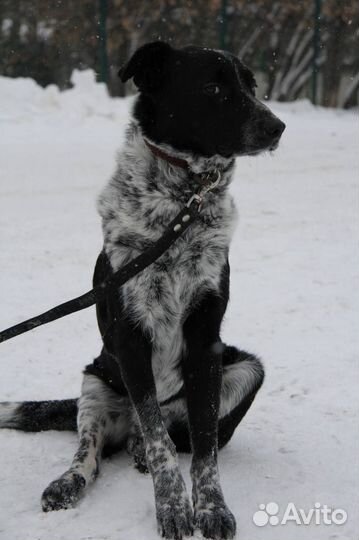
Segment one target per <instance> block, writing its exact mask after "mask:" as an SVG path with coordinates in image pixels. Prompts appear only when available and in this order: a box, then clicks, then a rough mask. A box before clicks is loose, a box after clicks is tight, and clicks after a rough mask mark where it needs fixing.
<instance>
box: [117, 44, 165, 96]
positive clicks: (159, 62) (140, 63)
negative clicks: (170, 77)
mask: <svg viewBox="0 0 359 540" xmlns="http://www.w3.org/2000/svg"><path fill="white" fill-rule="evenodd" d="M172 50H173V49H172V47H171V46H170V45H168V43H164V42H163V41H154V42H152V43H147V44H146V45H143V46H142V47H140V48H139V49H137V51H136V52H135V53H134V55H133V56H132V57H131V58H130V60H129V61H128V62H127V64H125V65H124V66H122V68H121V69H120V71H119V72H118V74H119V77H120V79H121V81H122V82H126V81H128V80H129V79H132V78H133V82H134V83H135V85H136V86H137V87H138V89H139V90H140V91H145V92H146V91H147V92H151V91H153V90H156V89H158V88H159V87H160V85H161V82H162V80H163V74H164V68H165V65H166V60H167V59H168V57H169V55H170V53H171V51H172Z"/></svg>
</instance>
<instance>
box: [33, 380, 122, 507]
mask: <svg viewBox="0 0 359 540" xmlns="http://www.w3.org/2000/svg"><path fill="white" fill-rule="evenodd" d="M130 414H131V412H130V404H129V399H128V397H127V396H123V397H121V396H119V395H118V394H117V393H116V392H114V391H113V390H112V389H111V388H109V387H108V386H107V385H106V384H105V383H104V382H102V381H101V380H100V379H99V378H98V377H96V376H95V375H88V374H85V376H84V381H83V385H82V395H81V398H80V400H79V412H78V433H79V446H78V449H77V451H76V454H75V456H74V458H73V460H72V464H71V467H70V468H69V469H68V470H67V471H66V472H65V473H64V474H62V475H61V476H60V477H59V478H58V479H56V480H54V481H53V482H51V484H50V485H49V486H48V487H47V488H46V489H45V491H44V493H43V495H42V499H41V502H42V508H43V510H44V511H45V512H47V511H50V510H61V509H65V508H70V507H72V506H74V505H75V504H76V502H77V501H78V500H79V499H80V497H81V496H82V495H83V493H84V490H85V488H86V487H87V486H88V485H89V484H90V483H91V482H92V481H93V480H94V479H95V478H96V476H97V474H98V472H99V465H100V459H101V454H102V451H103V448H104V446H105V445H106V444H109V445H111V446H120V445H121V443H122V444H124V442H125V440H126V438H127V433H128V428H129V425H130V421H129V419H130Z"/></svg>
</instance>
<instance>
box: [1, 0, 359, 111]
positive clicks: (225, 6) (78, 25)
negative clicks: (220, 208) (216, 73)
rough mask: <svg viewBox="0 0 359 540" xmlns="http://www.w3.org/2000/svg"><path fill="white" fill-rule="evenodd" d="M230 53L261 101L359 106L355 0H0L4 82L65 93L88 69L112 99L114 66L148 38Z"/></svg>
mask: <svg viewBox="0 0 359 540" xmlns="http://www.w3.org/2000/svg"><path fill="white" fill-rule="evenodd" d="M157 39H162V40H166V41H169V42H170V43H172V44H173V45H174V46H184V45H186V44H194V45H202V46H208V47H213V48H221V49H228V50H229V51H231V52H233V53H235V54H237V55H239V56H240V57H241V58H242V59H243V60H244V62H245V63H247V64H248V65H249V66H250V67H251V69H253V70H254V72H255V74H256V77H257V82H258V87H259V88H258V95H259V97H261V98H262V99H270V100H277V101H291V100H295V99H298V98H309V99H311V101H312V102H313V103H315V104H319V105H323V106H328V107H340V108H349V107H353V106H355V105H357V104H358V91H359V46H358V45H359V2H358V0H296V1H294V0H279V1H269V0H196V1H183V0H151V1H150V2H149V1H144V0H127V1H124V0H81V1H78V0H52V1H51V0H34V1H31V2H29V1H28V0H1V2H0V48H1V56H0V75H5V76H8V77H32V78H33V79H35V80H36V81H37V82H38V83H39V84H40V85H42V86H47V85H49V84H51V83H54V84H56V85H58V86H59V88H60V89H65V88H69V87H70V86H71V82H70V78H71V73H72V71H73V69H74V68H78V69H85V68H92V69H93V70H95V72H96V74H97V79H98V80H99V81H103V82H106V83H107V86H108V90H109V92H110V94H111V95H113V96H123V95H125V93H126V92H127V93H129V92H133V91H134V88H133V87H132V88H131V87H130V85H126V86H127V87H128V88H126V89H125V88H124V86H123V85H122V84H121V82H120V80H119V79H118V77H117V71H118V68H119V66H120V65H121V64H122V63H123V62H124V61H125V60H126V59H127V58H128V57H129V56H130V55H131V54H132V53H133V52H134V51H135V49H136V48H137V47H139V46H140V45H142V44H143V43H145V42H147V41H152V40H157Z"/></svg>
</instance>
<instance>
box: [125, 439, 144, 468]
mask: <svg viewBox="0 0 359 540" xmlns="http://www.w3.org/2000/svg"><path fill="white" fill-rule="evenodd" d="M127 452H128V454H130V456H132V458H133V463H134V465H135V468H136V469H137V470H138V471H139V472H140V473H143V474H147V473H148V472H149V471H148V466H147V459H146V451H145V446H144V443H143V437H142V436H141V435H135V434H133V435H132V434H131V435H129V437H128V439H127Z"/></svg>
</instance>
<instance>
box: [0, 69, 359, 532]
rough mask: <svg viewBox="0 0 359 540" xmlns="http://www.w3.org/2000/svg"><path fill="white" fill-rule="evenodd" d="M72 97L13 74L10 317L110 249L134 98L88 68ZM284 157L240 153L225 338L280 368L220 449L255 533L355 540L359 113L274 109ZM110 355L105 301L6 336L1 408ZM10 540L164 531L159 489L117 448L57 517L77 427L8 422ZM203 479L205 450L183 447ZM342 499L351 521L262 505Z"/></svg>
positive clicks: (5, 171) (8, 108) (241, 521)
mask: <svg viewBox="0 0 359 540" xmlns="http://www.w3.org/2000/svg"><path fill="white" fill-rule="evenodd" d="M75 83H76V86H75V88H74V89H73V90H69V91H67V92H64V93H62V94H60V93H59V92H58V90H57V89H56V88H55V87H50V88H48V89H46V90H43V89H40V88H39V87H37V86H36V85H35V83H34V82H33V81H31V80H26V79H17V80H11V79H5V78H0V103H1V108H0V123H1V136H0V174H1V186H0V235H1V249H0V257H1V281H0V287H1V291H0V298H1V301H0V327H1V328H4V327H7V326H10V325H11V324H14V323H16V322H18V321H20V320H22V319H25V318H27V317H30V316H32V315H35V314H37V313H39V312H41V311H44V310H45V309H47V308H49V307H51V306H52V305H55V304H57V303H59V302H62V301H64V300H65V299H68V298H71V297H73V296H75V295H78V294H80V293H82V292H84V291H86V290H87V289H88V288H89V287H90V283H91V276H92V269H93V265H94V262H95V259H96V256H97V254H98V252H99V250H100V249H101V230H100V221H99V218H98V216H97V214H96V211H95V199H96V195H97V193H98V192H99V190H100V188H101V187H102V185H103V184H104V182H106V180H107V179H108V177H109V175H110V174H111V171H112V169H113V167H114V155H115V150H116V148H117V147H118V146H119V145H120V144H121V141H122V137H123V129H124V126H125V124H126V121H127V117H128V109H129V103H130V100H121V99H116V100H110V99H109V98H108V97H107V96H106V93H105V90H104V88H103V87H102V86H101V85H95V83H94V81H93V78H92V75H91V73H89V72H84V73H82V74H79V73H77V75H75ZM272 108H273V109H274V111H275V112H276V113H277V114H278V115H279V116H280V117H281V118H282V119H283V120H284V121H285V122H286V124H287V130H286V132H285V134H284V136H283V141H282V143H281V147H280V149H279V150H278V151H277V152H276V154H275V156H273V157H272V156H270V155H266V156H263V157H257V158H250V159H249V158H245V159H240V160H238V164H237V172H236V177H235V181H234V183H233V186H232V190H233V194H234V196H235V198H236V201H237V204H238V206H239V210H240V216H241V219H240V224H239V227H238V230H237V232H236V235H235V238H234V242H233V245H232V251H231V266H232V282H231V303H230V308H229V310H228V313H227V317H226V323H225V329H224V338H225V340H226V341H228V342H229V343H233V344H237V345H239V346H241V347H243V348H247V349H248V350H250V351H253V352H256V353H257V354H259V355H260V356H261V357H262V358H263V360H264V362H265V365H266V370H267V378H266V382H265V385H264V387H263V389H262V390H261V392H260V395H259V396H258V398H257V400H256V402H255V404H254V406H253V408H252V409H251V411H250V413H249V414H248V416H247V417H246V418H245V420H244V421H243V423H242V424H241V426H240V428H239V429H238V430H237V432H236V434H235V436H234V438H233V439H232V441H231V442H230V444H229V445H228V447H226V448H225V449H224V450H223V451H222V452H221V453H220V470H221V477H222V483H223V488H224V491H225V494H226V499H227V502H228V505H229V506H230V508H231V509H232V511H233V512H234V513H235V515H236V517H237V520H238V529H239V530H238V539H241V540H302V539H303V540H334V539H335V540H357V538H358V533H359V527H358V521H357V519H358V487H359V485H358V437H357V429H356V427H357V415H356V411H357V405H358V392H357V389H356V384H357V382H358V363H357V361H356V356H357V354H358V350H359V343H358V332H357V330H358V328H357V322H358V270H359V264H358V262H359V260H358V245H357V236H358V235H357V233H358V170H359V163H358V156H359V153H358V151H357V150H358V122H357V117H356V116H355V115H354V113H352V112H343V111H334V110H324V109H316V108H314V107H312V106H311V105H310V104H309V103H307V102H298V103H295V104H285V105H284V104H283V105H279V104H272ZM99 348H100V340H99V337H98V332H97V327H96V321H95V313H94V309H93V308H91V309H89V310H87V311H85V312H81V313H79V314H75V315H72V316H70V317H68V318H66V319H63V320H61V321H58V322H55V323H52V324H51V325H48V326H45V327H43V328H41V329H38V330H36V331H34V332H32V333H29V334H26V335H24V336H20V337H18V338H17V339H15V340H14V341H10V342H7V343H4V344H2V345H0V362H1V377H0V400H23V399H45V398H62V397H74V396H78V395H79V391H80V384H81V370H82V368H83V366H84V365H85V364H86V363H87V362H89V361H90V360H91V359H92V358H93V357H94V355H96V354H97V353H98V351H99ZM0 446H1V451H0V537H1V538H2V539H3V540H60V539H61V540H85V539H86V540H90V539H91V540H105V539H106V540H155V539H157V532H156V524H155V513H154V501H153V494H152V483H151V480H150V478H149V477H146V476H142V475H140V474H139V473H138V472H137V471H135V470H134V469H133V468H132V466H131V464H130V458H129V457H128V456H127V455H125V454H122V455H118V456H116V457H114V458H112V459H111V460H107V461H105V462H104V463H103V467H102V472H101V474H100V477H99V478H98V480H97V482H96V484H95V485H94V486H93V488H91V489H90V491H89V493H88V494H87V496H86V497H85V499H84V500H83V501H82V502H81V503H80V505H79V506H78V507H77V508H76V509H73V510H67V511H60V512H53V513H49V514H43V513H42V512H41V509H40V504H39V499H40V495H41V492H42V490H43V489H44V488H45V487H46V485H47V484H48V483H49V482H50V481H51V480H53V479H54V478H55V477H56V476H58V475H59V474H60V473H62V472H63V471H64V470H65V468H66V467H67V466H68V464H69V462H70V459H71V457H72V454H73V452H74V451H75V449H76V435H75V434H73V433H56V432H47V433H39V434H25V433H20V432H15V431H11V430H4V431H1V432H0ZM180 461H181V466H182V468H183V470H184V473H185V479H186V481H187V483H188V485H189V475H188V469H189V458H188V456H181V458H180ZM269 502H275V503H277V504H278V505H279V509H280V510H279V514H278V516H279V517H280V518H281V517H282V515H283V512H284V510H285V508H286V506H287V504H288V503H290V502H293V503H295V505H296V508H297V509H298V510H299V509H300V508H302V509H303V510H305V511H306V512H308V511H309V510H310V509H311V508H315V507H314V504H315V503H316V502H317V503H321V505H328V506H329V507H331V508H336V509H337V508H340V509H344V510H345V511H346V512H347V514H348V519H347V522H346V523H345V524H343V525H335V524H332V525H326V524H323V519H321V522H322V523H321V524H319V525H316V524H315V523H314V519H313V520H312V523H311V524H310V525H303V524H301V525H300V524H296V523H293V522H290V523H287V525H281V524H278V525H270V524H268V525H266V526H263V527H258V526H256V525H255V524H254V523H253V520H252V516H253V514H254V512H256V511H257V510H258V509H259V505H260V504H264V503H269Z"/></svg>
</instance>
